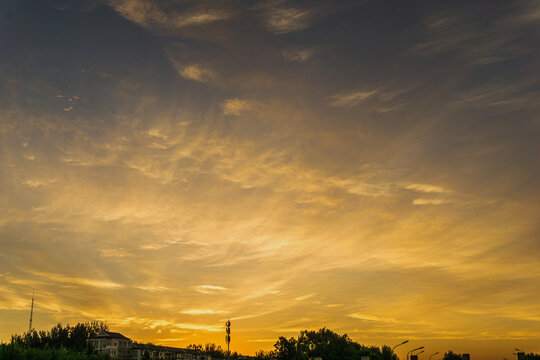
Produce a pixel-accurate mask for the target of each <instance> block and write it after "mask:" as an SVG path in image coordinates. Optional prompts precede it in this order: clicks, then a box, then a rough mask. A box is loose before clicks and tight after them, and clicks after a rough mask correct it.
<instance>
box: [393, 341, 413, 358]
mask: <svg viewBox="0 0 540 360" xmlns="http://www.w3.org/2000/svg"><path fill="white" fill-rule="evenodd" d="M408 342H409V340H405V341H404V342H402V343H401V344H397V345H396V346H394V347H393V348H392V350H391V351H390V360H392V359H393V358H394V349H395V348H397V347H398V346H401V345H403V344H406V343H408Z"/></svg>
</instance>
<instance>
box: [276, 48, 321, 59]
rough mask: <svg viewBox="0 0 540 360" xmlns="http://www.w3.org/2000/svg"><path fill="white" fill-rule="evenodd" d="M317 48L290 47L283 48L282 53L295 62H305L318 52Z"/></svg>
mask: <svg viewBox="0 0 540 360" xmlns="http://www.w3.org/2000/svg"><path fill="white" fill-rule="evenodd" d="M317 50H318V49H317V48H307V49H288V50H283V51H282V55H283V57H284V58H285V59H287V60H289V61H293V62H305V61H307V60H309V59H311V58H312V57H313V56H315V54H316V53H317Z"/></svg>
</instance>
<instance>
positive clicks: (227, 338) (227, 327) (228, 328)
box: [225, 319, 231, 358]
mask: <svg viewBox="0 0 540 360" xmlns="http://www.w3.org/2000/svg"><path fill="white" fill-rule="evenodd" d="M225 332H226V333H227V335H225V341H226V342H227V358H230V357H231V352H230V350H229V344H230V343H231V321H230V320H229V319H227V322H226V323H225Z"/></svg>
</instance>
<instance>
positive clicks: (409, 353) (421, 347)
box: [407, 346, 424, 360]
mask: <svg viewBox="0 0 540 360" xmlns="http://www.w3.org/2000/svg"><path fill="white" fill-rule="evenodd" d="M423 348H424V347H423V346H420V347H418V348H416V349H412V350H411V351H409V352H408V353H407V360H409V355H411V354H412V353H413V352H414V351H416V350H420V349H423Z"/></svg>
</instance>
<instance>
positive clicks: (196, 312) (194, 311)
mask: <svg viewBox="0 0 540 360" xmlns="http://www.w3.org/2000/svg"><path fill="white" fill-rule="evenodd" d="M224 313H225V311H223V310H212V309H189V310H183V311H182V314H187V315H213V314H224Z"/></svg>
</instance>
